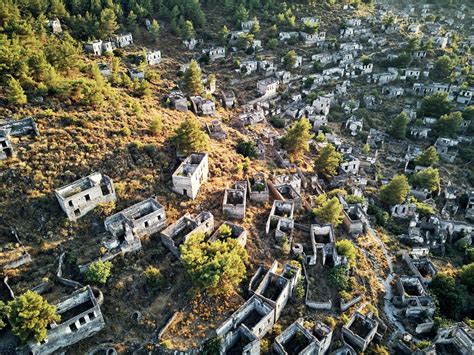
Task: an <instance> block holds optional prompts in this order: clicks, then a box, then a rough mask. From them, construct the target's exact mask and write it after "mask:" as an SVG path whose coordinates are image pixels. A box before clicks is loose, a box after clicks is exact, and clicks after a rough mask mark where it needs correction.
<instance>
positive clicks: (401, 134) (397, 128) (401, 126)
mask: <svg viewBox="0 0 474 355" xmlns="http://www.w3.org/2000/svg"><path fill="white" fill-rule="evenodd" d="M409 121H410V119H409V118H408V115H407V114H406V113H405V112H401V113H400V114H398V115H397V116H395V118H394V119H393V121H392V126H391V128H390V134H391V135H392V136H393V137H394V138H397V139H404V138H405V137H406V135H407V125H408V122H409Z"/></svg>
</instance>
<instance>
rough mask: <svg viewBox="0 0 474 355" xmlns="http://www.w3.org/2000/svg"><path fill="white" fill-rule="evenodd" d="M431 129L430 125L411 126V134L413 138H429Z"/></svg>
mask: <svg viewBox="0 0 474 355" xmlns="http://www.w3.org/2000/svg"><path fill="white" fill-rule="evenodd" d="M431 131H432V129H431V128H430V127H415V126H413V127H410V135H411V136H412V137H413V138H419V139H427V138H428V136H429V134H430V132H431Z"/></svg>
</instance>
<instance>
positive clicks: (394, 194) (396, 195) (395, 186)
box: [380, 175, 410, 206]
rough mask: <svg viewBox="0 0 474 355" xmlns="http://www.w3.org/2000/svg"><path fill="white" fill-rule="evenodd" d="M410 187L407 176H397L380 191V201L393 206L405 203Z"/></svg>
mask: <svg viewBox="0 0 474 355" xmlns="http://www.w3.org/2000/svg"><path fill="white" fill-rule="evenodd" d="M408 192H410V185H409V184H408V179H407V177H406V176H405V175H397V176H395V177H394V178H393V179H392V181H390V182H389V183H388V184H386V185H384V186H382V188H381V189H380V199H381V200H382V201H383V202H384V203H385V204H387V205H389V206H393V205H396V204H399V203H402V202H403V201H405V199H406V197H407V195H408Z"/></svg>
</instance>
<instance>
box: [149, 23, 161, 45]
mask: <svg viewBox="0 0 474 355" xmlns="http://www.w3.org/2000/svg"><path fill="white" fill-rule="evenodd" d="M150 33H151V35H152V36H153V39H154V40H155V42H157V41H158V37H160V24H159V23H158V21H156V20H153V21H152V22H151V26H150Z"/></svg>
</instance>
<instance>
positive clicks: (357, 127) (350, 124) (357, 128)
mask: <svg viewBox="0 0 474 355" xmlns="http://www.w3.org/2000/svg"><path fill="white" fill-rule="evenodd" d="M363 127H364V120H363V119H362V118H358V117H356V116H351V117H350V118H349V119H348V120H347V121H346V129H347V130H349V132H351V135H352V136H357V134H358V133H359V132H362V129H363Z"/></svg>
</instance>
